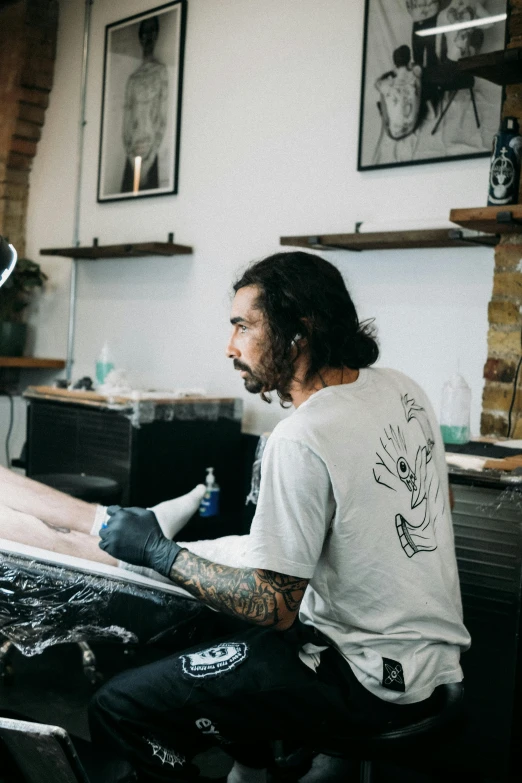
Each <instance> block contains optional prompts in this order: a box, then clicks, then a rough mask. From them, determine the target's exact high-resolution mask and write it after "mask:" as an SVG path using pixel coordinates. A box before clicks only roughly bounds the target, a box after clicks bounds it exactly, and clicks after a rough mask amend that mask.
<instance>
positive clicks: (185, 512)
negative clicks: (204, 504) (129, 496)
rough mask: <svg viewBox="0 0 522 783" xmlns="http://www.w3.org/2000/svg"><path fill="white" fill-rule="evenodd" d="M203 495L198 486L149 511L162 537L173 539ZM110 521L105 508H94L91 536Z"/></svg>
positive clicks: (193, 511)
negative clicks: (156, 522) (152, 514)
mask: <svg viewBox="0 0 522 783" xmlns="http://www.w3.org/2000/svg"><path fill="white" fill-rule="evenodd" d="M204 494H205V485H204V484H198V485H197V487H194V489H193V490H191V491H190V492H187V494H186V495H181V497H179V498H172V500H164V501H163V503H158V505H157V506H152V507H151V509H150V510H151V511H154V513H155V514H156V519H157V520H158V523H159V526H160V528H161V529H162V531H163V535H164V536H166V537H167V538H171V539H172V538H174V536H175V535H176V534H177V533H179V531H180V530H181V529H182V528H183V527H184V526H185V525H186V524H187V522H188V521H189V519H190V518H191V517H192V516H193V515H194V514H195V513H196V511H197V510H198V508H199V504H200V503H201V498H202V497H203V495H204ZM109 519H110V516H109V514H107V506H96V511H95V514H94V522H93V525H92V528H91V536H99V535H100V530H101V529H102V527H103V525H104V524H105V523H106V522H108V520H109Z"/></svg>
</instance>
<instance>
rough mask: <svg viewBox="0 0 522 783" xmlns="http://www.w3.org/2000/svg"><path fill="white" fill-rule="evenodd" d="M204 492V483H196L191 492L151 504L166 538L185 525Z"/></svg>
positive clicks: (194, 511)
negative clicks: (155, 504)
mask: <svg viewBox="0 0 522 783" xmlns="http://www.w3.org/2000/svg"><path fill="white" fill-rule="evenodd" d="M204 494H205V485H204V484H198V485H197V487H194V489H193V490H191V492H188V493H187V494H186V495H182V496H181V497H179V498H173V499H172V500H164V501H163V503H158V505H157V506H152V508H151V511H154V513H155V514H156V518H157V520H158V522H159V526H160V528H161V529H162V531H163V535H164V536H166V537H167V538H170V539H172V538H174V536H175V535H176V534H177V533H179V531H180V530H181V529H182V528H183V527H185V525H186V524H187V522H188V521H189V519H190V518H191V516H193V515H194V514H195V513H196V511H197V510H198V508H199V504H200V503H201V498H202V497H203V495H204Z"/></svg>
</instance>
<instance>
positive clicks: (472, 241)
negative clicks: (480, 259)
mask: <svg viewBox="0 0 522 783" xmlns="http://www.w3.org/2000/svg"><path fill="white" fill-rule="evenodd" d="M486 236H495V234H488V235H486ZM448 237H449V239H454V240H455V241H458V242H465V243H466V244H468V245H481V246H482V247H491V245H490V244H489V242H483V241H482V240H483V239H484V238H485V236H476V237H466V236H464V232H463V231H462V230H460V229H458V228H450V229H449V231H448ZM497 239H498V237H497Z"/></svg>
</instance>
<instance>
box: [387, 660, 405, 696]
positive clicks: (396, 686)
mask: <svg viewBox="0 0 522 783" xmlns="http://www.w3.org/2000/svg"><path fill="white" fill-rule="evenodd" d="M382 684H383V686H384V687H385V688H388V690H390V691H402V692H403V693H404V691H405V690H406V685H405V682H404V672H403V670H402V666H401V664H400V663H399V662H398V661H392V659H391V658H383V659H382Z"/></svg>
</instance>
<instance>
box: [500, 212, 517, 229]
mask: <svg viewBox="0 0 522 783" xmlns="http://www.w3.org/2000/svg"><path fill="white" fill-rule="evenodd" d="M497 223H503V224H504V225H505V224H506V223H507V224H509V225H517V226H522V220H519V219H518V218H514V217H513V213H512V212H509V211H505V212H497Z"/></svg>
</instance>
